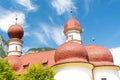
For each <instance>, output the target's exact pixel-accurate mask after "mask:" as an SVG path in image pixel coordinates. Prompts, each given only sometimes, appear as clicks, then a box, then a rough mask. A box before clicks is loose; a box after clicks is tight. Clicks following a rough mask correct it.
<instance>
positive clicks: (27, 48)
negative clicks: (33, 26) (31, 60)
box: [22, 46, 31, 54]
mask: <svg viewBox="0 0 120 80" xmlns="http://www.w3.org/2000/svg"><path fill="white" fill-rule="evenodd" d="M30 48H31V47H28V46H27V47H23V48H22V51H23V54H25V53H26V52H27V51H28V50H29V49H30Z"/></svg>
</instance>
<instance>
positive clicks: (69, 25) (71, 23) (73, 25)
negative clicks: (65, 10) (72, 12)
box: [64, 18, 82, 33]
mask: <svg viewBox="0 0 120 80" xmlns="http://www.w3.org/2000/svg"><path fill="white" fill-rule="evenodd" d="M68 30H79V31H80V32H82V29H81V28H80V23H79V22H78V21H77V20H75V19H74V18H70V19H69V20H68V21H67V22H66V24H65V25H64V33H66V32H67V31H68Z"/></svg>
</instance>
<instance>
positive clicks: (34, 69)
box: [20, 64, 55, 80]
mask: <svg viewBox="0 0 120 80" xmlns="http://www.w3.org/2000/svg"><path fill="white" fill-rule="evenodd" d="M54 75H55V72H54V70H53V68H51V67H43V66H42V65H41V64H34V65H32V66H30V67H28V69H27V72H25V73H23V74H22V75H21V76H20V80H54Z"/></svg>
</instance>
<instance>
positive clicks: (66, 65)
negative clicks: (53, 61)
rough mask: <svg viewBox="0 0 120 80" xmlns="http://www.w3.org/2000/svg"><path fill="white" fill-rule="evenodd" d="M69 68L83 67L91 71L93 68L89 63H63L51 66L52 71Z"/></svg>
mask: <svg viewBox="0 0 120 80" xmlns="http://www.w3.org/2000/svg"><path fill="white" fill-rule="evenodd" d="M69 66H84V67H88V68H90V69H93V68H94V66H93V65H92V64H90V63H77V62H76V63H63V64H57V65H55V66H53V68H54V69H59V68H63V67H69Z"/></svg>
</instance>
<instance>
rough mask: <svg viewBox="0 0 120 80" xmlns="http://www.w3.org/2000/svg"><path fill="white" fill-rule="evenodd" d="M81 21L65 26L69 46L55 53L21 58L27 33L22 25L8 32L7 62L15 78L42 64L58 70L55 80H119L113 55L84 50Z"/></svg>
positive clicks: (102, 50)
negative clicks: (27, 68) (24, 36)
mask: <svg viewBox="0 0 120 80" xmlns="http://www.w3.org/2000/svg"><path fill="white" fill-rule="evenodd" d="M81 33H82V29H81V26H80V23H79V21H77V20H76V19H74V18H73V17H71V18H70V19H69V20H68V21H67V22H66V23H65V25H64V34H65V36H66V42H64V43H63V44H61V45H59V47H58V48H57V49H56V50H51V51H45V52H39V53H31V54H24V55H23V54H22V44H23V41H22V37H23V35H24V30H23V28H22V26H20V25H19V24H17V23H16V24H14V25H12V26H10V28H9V29H8V36H9V38H10V39H9V41H8V45H9V49H8V56H7V57H5V58H4V59H6V60H8V62H9V63H10V65H11V67H12V69H13V70H15V72H16V74H18V75H21V74H22V73H23V72H25V71H26V67H29V66H30V65H32V64H37V63H42V65H44V66H51V67H53V68H54V69H55V71H56V75H55V77H54V78H55V80H120V76H119V72H118V71H119V70H120V67H119V66H117V65H114V62H113V56H112V54H111V52H110V51H109V50H108V49H107V48H105V47H102V46H96V45H95V44H89V45H86V46H83V44H82V39H81Z"/></svg>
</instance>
